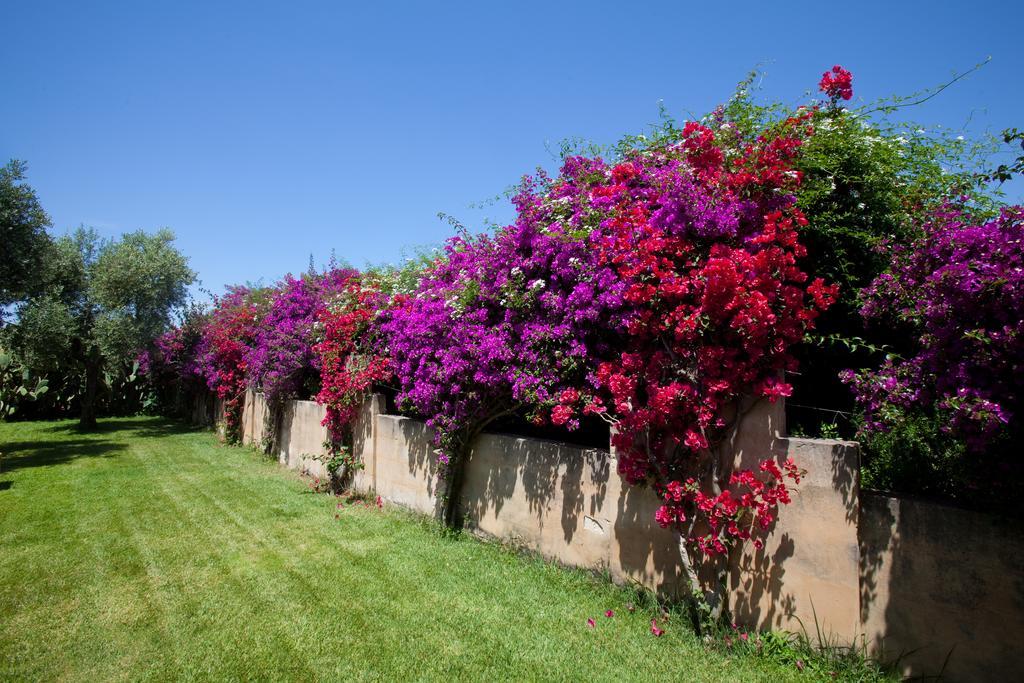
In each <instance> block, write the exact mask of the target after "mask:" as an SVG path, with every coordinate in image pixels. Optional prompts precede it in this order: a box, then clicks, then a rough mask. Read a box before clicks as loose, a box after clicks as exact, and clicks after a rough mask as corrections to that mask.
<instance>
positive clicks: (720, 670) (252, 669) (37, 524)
mask: <svg viewBox="0 0 1024 683" xmlns="http://www.w3.org/2000/svg"><path fill="white" fill-rule="evenodd" d="M0 451H2V452H3V453H4V456H3V471H2V473H0V680H10V679H64V680H86V681H108V680H140V679H158V680H166V679H172V678H173V679H202V680H208V679H217V680H223V679H235V680H237V679H251V678H258V679H262V680H288V679H301V680H309V679H322V680H350V679H357V680H370V679H382V680H410V679H413V680H435V679H461V680H466V679H474V680H509V679H517V680H623V679H628V680H642V681H666V680H685V681H696V680H716V681H717V680H725V681H737V680H744V681H754V680H763V681H768V680H771V681H776V680H785V679H787V678H800V679H803V680H806V679H807V676H806V675H800V674H799V673H798V672H797V671H795V670H794V669H793V668H792V667H783V666H782V665H781V664H775V663H773V662H772V661H769V660H767V659H763V658H759V657H756V656H749V655H747V656H731V655H730V654H729V653H727V652H720V651H715V650H709V649H706V648H705V647H704V646H703V645H702V643H701V641H699V640H698V639H697V638H696V636H694V635H693V634H692V633H691V632H690V631H688V630H687V629H685V628H683V627H682V625H681V624H679V623H678V621H675V622H670V623H669V624H668V626H667V627H666V630H667V632H666V634H665V635H664V636H663V637H661V638H655V637H654V636H652V635H651V634H650V633H649V625H650V617H651V615H650V613H645V612H643V610H637V612H636V613H634V614H630V613H629V612H628V611H627V610H626V609H625V605H626V603H627V601H628V600H629V599H630V597H629V593H628V592H627V591H625V590H623V589H619V588H616V587H614V586H611V585H609V584H607V583H605V582H602V581H600V580H598V579H595V578H593V577H592V576H591V575H589V574H586V573H584V572H579V571H568V570H565V569H561V568H558V567H555V566H553V565H551V564H548V563H544V562H542V561H539V560H536V559H530V558H525V557H523V556H521V555H516V554H515V553H512V552H510V551H508V550H505V549H503V548H501V547H500V546H498V545H496V544H493V543H483V542H480V541H477V540H474V539H472V538H468V537H452V536H450V535H448V536H446V535H445V534H442V533H438V532H437V531H436V530H435V529H434V528H432V526H431V525H430V524H428V523H425V522H421V521H419V520H418V518H415V517H413V516H412V515H410V514H407V513H404V512H402V511H399V510H396V509H391V508H387V507H385V509H384V510H383V511H378V510H376V509H362V508H359V509H343V510H342V511H340V512H339V513H338V514H339V517H340V519H335V514H336V507H335V506H336V503H337V500H336V499H335V498H333V497H331V496H328V495H324V494H314V493H312V492H311V491H310V490H309V488H308V486H307V485H306V483H305V482H303V480H301V479H300V478H299V477H298V476H296V475H295V474H293V473H291V472H288V471H287V470H284V469H282V468H281V467H279V466H278V465H277V464H276V463H274V462H269V461H268V460H267V459H265V458H264V457H263V456H260V455H257V454H255V453H253V452H251V451H249V450H246V449H241V448H227V447H223V446H219V445H218V444H217V443H216V440H215V437H214V436H213V434H211V433H210V432H206V431H192V430H190V429H188V428H186V427H184V426H183V425H181V424H179V423H176V422H172V421H167V420H162V419H156V418H131V419H117V420H105V421H103V422H102V424H101V428H100V430H99V431H98V432H95V433H91V434H82V433H80V432H78V431H77V429H76V428H75V424H74V423H72V422H36V423H13V424H0ZM606 609H613V610H614V611H615V616H614V617H612V618H610V619H609V618H606V617H604V616H603V613H604V611H605V610H606ZM588 617H593V618H594V619H595V620H596V621H597V627H596V628H593V629H591V628H588V627H587V625H586V620H587V618H588Z"/></svg>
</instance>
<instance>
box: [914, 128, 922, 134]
mask: <svg viewBox="0 0 1024 683" xmlns="http://www.w3.org/2000/svg"><path fill="white" fill-rule="evenodd" d="M914 132H915V133H917V134H918V135H924V128H918V129H917V130H916V131H914Z"/></svg>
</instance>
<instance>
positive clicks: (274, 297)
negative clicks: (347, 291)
mask: <svg viewBox="0 0 1024 683" xmlns="http://www.w3.org/2000/svg"><path fill="white" fill-rule="evenodd" d="M355 275H356V271H354V270H352V269H350V268H335V269H331V270H329V271H327V272H325V273H319V274H318V273H313V272H310V273H307V274H306V275H304V276H303V277H301V278H294V277H291V276H286V277H285V278H284V280H282V281H281V282H280V283H278V284H277V285H276V286H275V287H274V288H273V289H272V290H271V292H270V301H269V305H268V309H267V312H266V314H265V315H264V317H263V320H262V321H261V322H260V325H259V329H258V331H257V334H256V338H255V339H254V340H253V344H252V346H251V348H249V349H248V351H247V352H246V355H245V364H246V372H247V382H248V384H249V386H250V387H252V388H253V389H255V390H257V391H259V392H262V394H263V397H264V399H265V400H266V403H267V408H268V410H267V413H266V417H267V420H266V424H265V425H264V426H265V429H264V434H265V437H264V440H265V442H266V443H265V444H264V446H265V447H269V446H270V444H272V443H273V442H274V439H275V438H276V434H277V423H278V420H279V419H280V414H281V410H282V408H283V407H284V404H285V402H286V401H288V400H290V399H295V398H302V399H305V398H309V397H311V396H313V395H315V394H316V392H317V391H318V390H319V385H320V357H319V355H318V354H317V353H316V352H315V350H314V344H316V342H317V339H318V335H319V334H320V332H319V329H318V322H319V320H320V315H321V313H322V312H323V310H324V307H325V301H326V300H327V299H328V298H330V297H331V296H332V295H333V294H335V293H336V292H337V291H339V290H340V289H342V288H344V287H345V286H346V283H347V282H348V281H349V280H350V279H351V278H353V277H354V276H355Z"/></svg>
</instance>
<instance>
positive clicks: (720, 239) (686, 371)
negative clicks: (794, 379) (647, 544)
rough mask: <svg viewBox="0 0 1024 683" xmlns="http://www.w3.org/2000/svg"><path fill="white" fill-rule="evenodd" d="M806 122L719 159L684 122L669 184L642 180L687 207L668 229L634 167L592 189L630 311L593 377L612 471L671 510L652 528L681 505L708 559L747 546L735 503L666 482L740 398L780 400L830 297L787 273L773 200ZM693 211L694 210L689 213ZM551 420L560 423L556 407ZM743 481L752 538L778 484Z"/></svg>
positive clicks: (701, 450) (777, 499)
mask: <svg viewBox="0 0 1024 683" xmlns="http://www.w3.org/2000/svg"><path fill="white" fill-rule="evenodd" d="M810 115H811V114H810V112H807V113H804V114H801V115H799V116H797V117H794V118H793V119H790V120H789V121H787V122H786V125H784V126H783V127H782V131H783V134H781V135H780V136H779V137H776V138H773V139H763V138H761V139H758V140H756V141H755V142H753V143H749V144H743V145H741V146H739V148H738V149H737V148H735V147H733V148H730V149H729V150H728V151H729V153H728V154H726V153H723V151H722V150H721V149H719V148H718V147H717V145H719V144H720V142H719V141H718V140H716V135H715V133H714V132H713V131H712V130H710V129H709V128H707V127H705V126H702V125H700V124H693V123H691V124H687V126H686V128H684V130H683V136H684V139H683V141H682V143H681V144H680V145H679V146H678V147H677V150H676V151H677V152H679V153H681V155H682V158H683V163H682V164H681V165H680V166H678V167H676V169H675V171H676V173H675V175H674V177H673V176H668V175H667V174H666V173H665V172H664V171H663V170H658V171H653V172H652V171H650V170H648V171H647V172H646V173H647V175H648V176H649V177H653V178H654V180H655V181H656V182H657V183H658V184H659V185H660V187H659V189H661V188H664V187H665V185H667V184H668V183H670V182H672V183H676V185H677V186H678V187H680V188H681V189H679V190H677V191H678V192H679V193H680V194H684V195H687V196H689V198H690V199H689V202H690V203H689V205H688V206H685V207H683V208H682V209H680V210H678V212H677V213H673V214H669V215H668V216H667V217H666V214H668V212H669V211H670V210H671V211H675V209H673V208H672V207H671V206H670V205H669V204H668V202H667V201H666V200H665V199H664V198H663V197H662V196H658V194H657V193H654V192H651V191H650V190H648V188H645V187H643V186H642V184H641V180H642V179H643V177H644V173H645V171H644V168H643V165H644V162H645V161H646V160H642V159H637V160H633V161H632V162H629V163H627V164H622V165H620V166H618V167H616V168H614V169H612V171H611V173H610V181H611V184H609V185H606V186H604V191H603V192H600V193H598V192H596V191H594V190H592V191H591V197H592V198H593V197H600V201H601V204H602V205H603V206H606V207H608V208H609V209H610V210H611V217H610V218H608V219H607V220H606V221H605V222H604V223H603V226H605V227H606V228H607V229H608V233H607V236H606V237H605V238H604V239H603V240H602V241H601V243H600V244H599V246H598V248H599V249H600V250H601V253H602V255H603V257H604V259H606V260H607V261H608V262H609V263H611V264H613V267H615V268H616V270H617V272H618V274H619V276H620V277H621V278H622V279H623V280H625V281H626V282H627V283H628V287H627V289H626V292H625V295H624V298H625V300H626V302H627V303H628V304H629V305H630V306H631V307H632V309H631V310H632V313H631V315H630V316H628V319H627V321H626V339H625V341H624V344H623V346H624V350H623V351H621V352H619V353H618V354H617V356H613V357H612V358H610V359H609V360H607V361H605V362H602V363H601V364H600V365H599V367H598V369H597V371H596V373H595V380H596V383H597V384H598V386H599V387H600V388H601V389H603V390H604V391H606V392H607V394H608V396H609V398H610V408H609V410H610V411H611V413H612V414H613V415H614V416H615V418H616V419H617V421H618V430H617V433H616V435H615V437H614V439H613V442H614V445H615V447H616V450H617V453H618V464H619V470H620V472H621V473H622V475H623V476H624V478H625V479H626V480H627V481H629V482H630V483H634V484H635V483H640V482H644V481H649V482H651V483H652V484H653V485H654V487H655V489H656V490H661V491H665V492H666V495H668V496H669V499H668V500H669V501H672V502H673V503H674V504H670V503H669V502H667V503H666V505H665V506H664V507H663V508H662V509H661V510H660V511H659V514H658V522H659V523H660V524H662V525H663V526H668V525H669V524H673V523H675V522H679V521H682V520H685V518H686V517H685V515H684V513H683V507H684V506H683V505H682V503H683V502H686V503H687V504H689V505H691V506H695V511H696V512H698V513H700V514H701V515H702V516H705V517H707V520H708V525H710V527H711V528H712V530H716V529H719V528H721V529H723V530H724V531H723V533H715V534H713V535H712V536H710V537H707V538H705V539H703V540H702V539H694V540H695V541H696V542H697V543H698V545H699V546H700V547H701V548H702V549H703V550H704V551H705V552H709V553H720V552H723V549H724V546H725V544H726V541H727V540H729V538H741V539H745V538H749V530H743V527H742V526H741V525H740V523H739V522H738V521H737V520H738V518H739V517H741V516H742V514H741V510H742V509H746V508H747V507H748V505H747V503H745V502H744V503H741V502H740V499H737V498H733V497H732V494H731V493H730V492H729V491H728V490H726V491H724V492H723V493H721V494H720V495H718V496H715V497H706V496H704V494H702V493H700V492H699V490H698V486H697V484H695V483H691V484H690V488H689V489H688V490H689V491H690V493H689V494H687V495H685V496H684V495H683V491H682V489H680V488H678V487H679V486H681V485H680V484H679V482H680V481H685V480H687V476H688V472H691V471H693V469H694V468H695V466H696V465H697V464H698V463H700V462H701V461H702V459H706V458H707V456H708V451H709V449H711V448H713V447H714V445H715V443H716V442H717V440H718V439H719V438H720V436H721V435H722V433H723V431H724V429H725V428H726V427H727V426H728V423H727V417H728V416H729V415H730V414H731V411H732V410H733V406H735V405H736V402H737V401H738V400H739V399H740V397H741V396H743V395H745V394H748V393H751V392H753V393H754V394H755V395H758V396H762V397H766V398H767V399H768V400H770V401H774V400H776V399H777V398H779V397H780V396H788V395H789V393H790V391H791V389H790V386H789V385H788V384H786V383H785V382H784V381H783V380H782V379H781V376H782V373H783V371H786V370H793V369H795V365H796V361H795V359H794V357H793V355H792V353H791V352H790V348H791V347H792V346H793V345H794V344H796V343H798V342H800V341H801V340H802V339H803V337H804V335H805V333H806V332H807V331H808V330H809V329H811V328H812V327H813V324H814V321H815V319H816V317H817V316H818V315H819V313H820V311H821V310H823V309H824V308H827V307H828V306H829V305H830V304H831V303H832V301H833V300H834V298H835V294H836V288H835V287H830V286H827V285H825V284H824V283H823V282H822V281H820V280H815V281H814V282H811V283H809V284H808V277H807V275H806V273H804V272H803V270H802V269H801V268H800V267H799V266H798V265H797V263H798V260H799V259H800V258H801V257H803V256H804V255H805V253H806V250H805V249H804V247H803V246H802V245H801V244H800V243H799V241H798V236H797V229H798V226H801V225H805V224H806V220H805V219H804V217H803V215H802V214H801V213H800V211H799V210H798V209H796V207H795V206H794V205H793V203H792V201H790V200H787V198H786V197H787V196H786V194H785V192H787V191H788V190H790V189H792V188H795V187H796V186H797V185H798V184H799V182H800V176H799V174H798V173H796V172H795V171H794V170H793V169H792V160H793V158H794V156H795V154H796V152H797V150H798V148H799V146H800V143H801V137H800V136H801V135H802V134H805V133H806V131H807V129H806V127H805V126H806V121H807V119H808V117H809V116H810ZM616 180H621V181H626V182H625V184H624V183H621V182H615V181H616ZM780 191H781V192H780ZM780 196H781V199H780ZM612 202H614V203H612ZM695 206H696V207H701V206H706V207H707V208H705V209H703V212H702V213H698V212H697V211H695V210H694V207H695ZM730 206H733V207H735V208H734V209H731V210H729V209H728V207H730ZM552 421H553V422H555V423H556V424H560V423H561V422H562V421H564V416H563V414H562V406H561V405H560V406H556V407H555V408H554V411H553V413H552ZM722 477H723V479H728V472H724V473H722ZM775 479H779V477H775ZM689 481H690V482H692V481H693V480H692V479H691V480H689ZM755 481H756V480H752V479H751V478H750V477H747V476H746V475H742V477H741V479H737V480H736V481H734V482H732V483H741V484H745V485H746V486H747V487H748V489H749V492H748V493H747V494H746V495H747V496H748V497H749V496H753V497H754V498H756V500H754V499H753V498H751V499H749V504H750V505H754V506H755V508H756V511H757V512H756V514H755V517H756V518H757V519H758V520H759V521H760V522H761V525H762V528H763V527H765V526H767V524H766V523H765V522H766V521H767V522H770V519H771V517H772V514H773V512H772V511H773V510H774V507H775V506H777V505H778V504H779V503H782V504H785V503H787V502H788V501H789V497H788V494H787V492H786V489H785V487H784V486H781V484H780V485H772V486H764V485H760V484H759V483H753V482H755ZM726 483H727V482H726V481H724V480H723V481H721V482H717V484H720V485H721V488H725V484H726ZM744 500H747V499H744ZM726 519H728V520H730V521H731V522H732V523H731V524H725V520H726ZM731 529H735V530H736V533H730V530H731Z"/></svg>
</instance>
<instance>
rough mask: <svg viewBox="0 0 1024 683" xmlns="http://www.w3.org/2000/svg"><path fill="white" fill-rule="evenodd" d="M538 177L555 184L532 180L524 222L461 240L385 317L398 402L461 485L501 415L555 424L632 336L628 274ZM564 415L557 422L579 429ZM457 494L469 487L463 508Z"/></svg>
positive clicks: (521, 201) (520, 202) (523, 204)
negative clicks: (627, 323) (626, 319)
mask: <svg viewBox="0 0 1024 683" xmlns="http://www.w3.org/2000/svg"><path fill="white" fill-rule="evenodd" d="M538 182H539V183H540V185H541V186H543V185H545V184H546V180H545V179H544V178H541V179H540V180H539V181H537V182H533V181H531V182H527V183H526V184H525V185H524V187H523V189H522V191H521V192H520V193H519V195H518V196H517V197H516V204H517V208H518V214H519V217H518V220H517V222H516V223H515V224H514V225H512V226H509V227H507V228H505V229H503V230H501V231H499V232H498V234H497V235H495V236H487V235H484V236H479V237H469V236H460V237H457V238H454V239H452V240H451V241H449V243H448V244H447V245H446V249H445V253H444V255H443V257H441V258H439V259H437V261H436V262H435V263H434V264H433V265H432V266H431V267H430V268H428V269H427V271H426V272H425V273H424V275H423V276H422V277H421V279H420V282H419V285H418V287H417V288H416V290H415V291H414V292H413V293H412V294H410V295H400V296H398V297H396V298H395V300H394V301H393V303H392V305H391V307H390V309H389V310H387V311H386V312H385V313H384V315H383V316H382V323H381V331H382V334H383V342H384V343H385V345H386V347H387V352H388V354H389V355H390V356H391V358H392V359H393V363H394V368H395V373H396V381H397V382H398V385H399V393H398V395H397V401H398V403H399V405H400V406H401V407H404V408H406V409H408V410H410V411H412V412H414V413H415V414H418V415H420V416H422V417H423V418H425V419H426V421H427V423H428V424H429V425H430V426H431V427H432V428H433V429H434V432H435V435H436V443H437V446H438V449H439V458H440V460H441V462H442V463H443V464H445V465H446V466H447V467H446V469H447V471H448V472H449V475H450V477H449V479H450V482H451V481H455V482H457V481H458V479H457V478H458V477H459V476H461V475H460V472H461V461H462V459H463V458H464V456H465V450H466V448H467V446H468V444H469V442H470V441H471V440H472V438H473V436H475V434H476V433H478V432H479V431H480V430H481V429H483V427H484V426H486V424H488V423H489V422H490V421H492V420H494V419H497V418H499V417H500V416H502V415H506V414H509V413H512V412H515V411H517V410H524V411H525V412H526V413H527V414H528V416H529V417H530V419H533V420H535V421H543V420H545V419H546V414H547V410H546V409H548V408H551V407H555V406H561V405H564V404H563V399H564V398H565V397H566V396H569V395H571V396H573V397H574V400H577V401H588V400H591V401H592V400H593V399H592V398H589V399H588V397H593V394H594V391H595V388H596V385H594V384H590V385H588V384H587V378H588V374H589V373H591V372H592V369H593V367H594V366H595V359H596V358H598V357H600V355H601V354H605V353H608V352H609V351H610V349H611V346H610V340H611V339H613V338H615V336H616V335H617V334H618V333H620V332H621V331H622V323H621V318H620V314H619V311H620V310H621V308H622V306H623V299H622V291H623V285H622V283H621V281H619V280H618V279H617V278H616V277H615V274H614V272H613V270H612V269H611V268H610V267H608V265H606V264H602V263H601V262H600V261H599V260H598V258H599V256H598V254H597V253H596V252H595V251H594V250H593V249H592V248H591V244H590V242H589V231H588V230H587V229H580V228H579V227H577V226H575V225H573V224H571V222H569V221H564V220H561V218H560V217H561V216H562V214H564V212H565V210H566V209H565V207H566V206H567V205H566V204H565V203H564V202H546V201H544V200H543V198H542V196H541V195H540V194H538V193H537V191H536V190H537V187H538ZM567 392H568V393H567ZM567 409H568V408H567V407H566V408H562V409H561V410H567ZM559 410H560V409H559V408H557V407H556V408H555V413H554V415H553V417H552V420H553V421H554V422H556V423H559V424H565V425H566V426H567V427H569V428H573V427H575V426H577V424H578V419H577V418H576V417H575V416H568V415H567V416H566V417H565V419H564V420H563V419H561V418H560V417H559V414H560V413H559V412H558V411H559ZM450 485H451V484H450ZM456 499H457V483H456V490H455V491H453V492H452V494H451V495H449V502H450V504H451V506H454V505H455V504H456V502H457V500H456ZM448 514H449V516H451V515H453V514H454V508H453V507H451V508H449V511H448Z"/></svg>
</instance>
